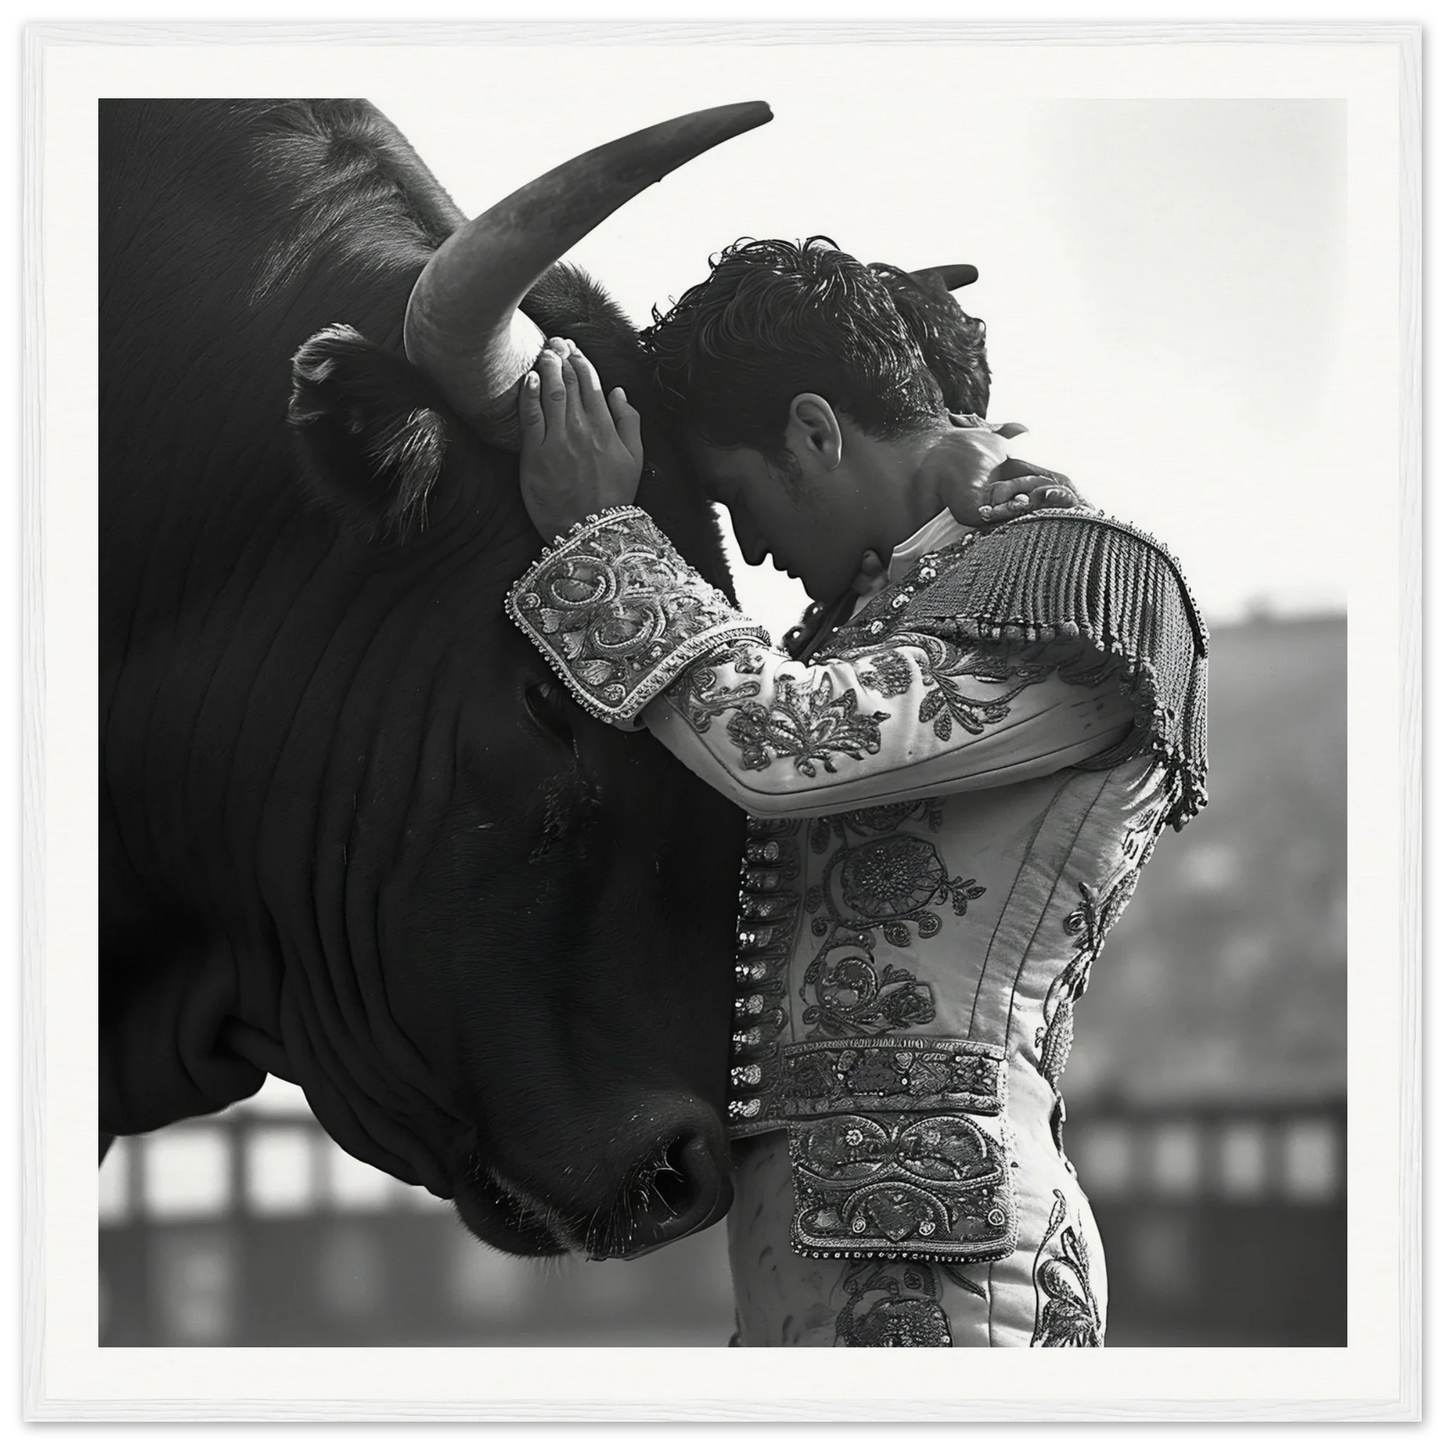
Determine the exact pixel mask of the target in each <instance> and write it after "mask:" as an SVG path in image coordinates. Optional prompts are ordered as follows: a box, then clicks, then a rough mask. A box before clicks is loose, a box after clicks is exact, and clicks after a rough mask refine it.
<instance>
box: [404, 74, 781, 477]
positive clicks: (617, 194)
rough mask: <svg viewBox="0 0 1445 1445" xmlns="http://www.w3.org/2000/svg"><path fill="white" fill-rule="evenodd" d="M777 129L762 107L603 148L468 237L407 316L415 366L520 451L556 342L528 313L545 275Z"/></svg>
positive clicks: (431, 275)
mask: <svg viewBox="0 0 1445 1445" xmlns="http://www.w3.org/2000/svg"><path fill="white" fill-rule="evenodd" d="M772 118H773V113H772V111H771V110H770V109H769V108H768V107H767V105H765V104H764V103H763V102H762V101H748V102H746V103H744V104H742V105H720V106H716V107H714V108H713V109H711V110H699V111H694V112H693V113H692V114H691V115H683V116H679V117H678V118H677V119H676V120H669V121H664V122H663V123H662V124H661V125H654V126H649V127H648V128H647V129H646V130H639V131H635V132H634V133H633V134H632V135H625V136H623V137H622V138H621V139H620V140H615V141H611V142H609V143H608V144H607V145H603V146H598V147H597V148H596V149H595V150H590V151H587V152H585V153H584V154H583V155H580V156H576V157H574V158H573V159H572V160H570V161H567V162H566V163H565V164H563V165H560V166H558V167H557V168H556V169H555V170H550V171H548V172H547V174H546V175H544V176H539V177H538V178H537V179H536V180H535V181H532V182H530V183H529V184H527V185H525V186H523V187H522V188H521V190H518V191H513V192H512V194H511V195H510V196H508V197H507V198H506V199H505V200H502V201H498V202H497V204H496V205H495V206H492V207H491V208H490V209H489V210H487V211H485V212H484V213H483V214H482V215H480V216H478V217H477V218H476V219H475V220H473V221H469V222H467V224H466V225H464V226H462V227H460V228H459V229H458V230H457V231H455V232H454V233H453V234H452V235H451V236H449V237H448V238H447V240H446V241H445V243H444V244H443V245H442V246H441V247H440V249H439V250H438V251H437V252H436V254H435V255H434V256H433V257H432V258H431V260H430V261H428V262H427V264H426V269H425V270H424V271H423V272H422V273H421V275H420V276H419V277H418V278H417V283H416V285H415V286H414V287H413V288H412V293H411V300H410V302H409V303H408V304H407V308H406V327H405V339H406V354H407V358H408V360H410V361H412V362H414V363H415V364H416V365H417V366H420V367H421V368H422V369H423V370H424V371H426V372H427V373H429V374H430V375H431V377H432V378H433V380H435V381H436V383H437V385H438V386H440V387H441V389H442V391H443V393H444V394H445V395H446V397H447V400H448V401H450V402H451V404H452V406H453V407H455V408H456V410H457V412H458V413H459V414H460V415H461V416H463V417H464V418H465V419H466V420H467V421H468V422H470V423H471V425H472V426H474V427H475V428H476V429H477V430H478V431H479V432H480V433H481V435H482V436H484V437H485V438H486V439H487V440H488V441H490V442H492V443H493V444H495V445H498V446H505V447H510V448H512V449H513V450H515V449H516V448H517V447H518V446H519V445H520V435H519V432H518V428H517V421H516V415H515V411H516V398H517V383H518V382H519V381H520V380H521V378H522V377H523V376H524V375H526V373H527V372H528V371H529V370H530V369H531V366H532V363H533V362H534V361H536V359H537V353H538V352H539V351H540V350H541V349H542V344H543V341H544V340H545V338H544V337H543V335H542V333H541V331H540V330H538V328H537V327H536V325H535V324H534V323H533V322H532V321H530V320H529V319H528V318H527V317H526V316H523V315H522V314H521V313H520V312H519V311H518V310H517V307H518V305H519V304H520V302H521V300H522V298H523V297H524V296H525V295H526V294H527V292H528V291H529V290H530V289H531V287H532V286H534V285H535V284H536V282H537V281H538V279H539V278H540V277H541V276H542V274H543V273H544V272H545V271H546V270H547V268H548V267H549V266H551V265H552V264H553V263H554V262H555V261H556V260H557V259H558V258H559V257H561V256H563V255H565V254H566V253H567V252H568V251H569V250H571V248H572V247H573V246H575V245H576V244H577V242H578V241H580V240H581V239H582V237H583V236H585V235H586V234H587V233H588V232H589V231H591V230H592V229H593V228H594V227H595V226H597V225H599V224H600V223H601V222H602V221H605V220H606V219H607V217H608V216H610V215H611V214H612V213H613V211H615V210H617V208H618V207H619V206H621V205H623V204H624V203H625V202H627V201H630V200H631V199H632V197H633V196H635V195H637V193H638V192H639V191H642V190H645V189H646V188H647V187H648V186H650V185H651V184H652V183H653V182H654V181H660V180H661V179H662V178H663V177H664V176H665V175H667V174H668V173H669V172H670V171H674V170H676V169H677V168H678V167H679V166H681V165H684V164H685V163H686V162H688V161H690V160H692V159H693V158H694V157H695V156H699V155H701V154H702V153H703V152H704V151H706V150H711V149H712V147H713V146H715V145H720V144H721V143H722V142H723V141H725V140H731V139H732V138H733V137H734V136H736V135H741V134H742V133H743V132H744V131H749V130H752V129H753V128H754V127H755V126H760V125H762V124H764V123H765V122H767V121H770V120H771V119H772Z"/></svg>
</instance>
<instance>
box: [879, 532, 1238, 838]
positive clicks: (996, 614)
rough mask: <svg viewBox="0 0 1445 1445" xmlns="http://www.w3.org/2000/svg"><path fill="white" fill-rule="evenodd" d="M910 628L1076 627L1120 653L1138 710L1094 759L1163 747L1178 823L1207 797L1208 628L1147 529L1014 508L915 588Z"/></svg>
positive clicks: (1078, 633) (1023, 637) (1013, 633)
mask: <svg viewBox="0 0 1445 1445" xmlns="http://www.w3.org/2000/svg"><path fill="white" fill-rule="evenodd" d="M907 626H908V627H910V628H913V629H916V630H919V631H925V632H935V633H937V634H939V635H940V636H944V635H946V636H951V637H958V638H967V639H970V640H995V641H1005V642H1008V641H1014V642H1047V641H1053V640H1055V639H1057V638H1063V637H1077V638H1081V639H1083V640H1084V641H1085V642H1087V643H1089V644H1090V645H1092V646H1093V647H1094V648H1096V649H1098V650H1099V651H1100V652H1103V653H1105V654H1107V655H1109V656H1111V657H1115V658H1118V659H1119V661H1120V664H1121V669H1122V681H1123V684H1124V687H1125V688H1126V690H1127V691H1128V693H1129V696H1130V699H1131V701H1132V702H1133V704H1134V711H1135V716H1136V719H1137V720H1136V723H1135V727H1134V730H1133V731H1132V732H1131V733H1130V735H1129V737H1128V738H1126V739H1125V740H1124V742H1123V743H1121V744H1120V745H1119V747H1117V748H1111V749H1110V750H1109V753H1108V754H1107V755H1106V756H1101V757H1100V758H1098V759H1096V760H1094V762H1093V763H1092V764H1091V766H1113V765H1114V764H1115V763H1118V762H1121V761H1123V760H1124V759H1125V758H1127V757H1131V756H1133V755H1134V754H1135V753H1137V752H1139V751H1141V750H1142V749H1143V748H1145V747H1148V748H1149V749H1150V750H1152V751H1153V752H1154V753H1155V755H1156V756H1157V757H1159V758H1160V759H1161V761H1162V762H1163V763H1164V764H1165V766H1166V767H1167V768H1168V769H1169V772H1170V775H1171V779H1172V781H1173V783H1174V789H1173V791H1174V795H1175V798H1174V803H1173V806H1172V808H1171V810H1170V812H1169V814H1168V816H1167V818H1166V821H1167V822H1168V823H1170V824H1171V825H1172V826H1173V827H1174V828H1175V830H1176V831H1177V830H1178V829H1180V828H1182V827H1183V826H1184V825H1185V824H1186V823H1187V822H1188V821H1189V820H1190V819H1191V818H1192V817H1194V816H1195V815H1196V814H1197V813H1198V812H1199V810H1200V809H1201V808H1203V807H1204V805H1205V803H1206V802H1208V796H1207V794H1206V792H1205V787H1204V784H1205V777H1206V774H1207V772H1208V756H1207V751H1206V739H1205V686H1206V681H1207V674H1208V658H1209V633H1208V630H1207V629H1206V627H1205V625H1204V620H1203V618H1202V617H1201V616H1200V613H1199V608H1198V605H1197V604H1196V603H1195V601H1194V598H1193V596H1192V594H1191V593H1190V591H1189V586H1188V583H1186V582H1185V580H1184V576H1183V573H1182V572H1181V571H1180V569H1179V564H1178V563H1177V562H1176V561H1175V560H1174V558H1173V557H1171V556H1170V555H1169V554H1168V553H1167V552H1166V551H1165V550H1164V549H1163V548H1162V547H1161V546H1160V545H1159V544H1158V543H1157V542H1156V541H1154V539H1153V538H1152V537H1149V536H1148V535H1146V534H1145V533H1143V532H1141V531H1139V530H1138V529H1137V528H1135V527H1131V526H1129V525H1127V524H1126V523H1123V522H1117V521H1115V520H1113V519H1112V518H1109V517H1101V516H1096V515H1090V514H1085V513H1080V512H1078V511H1067V512H1066V511H1058V510H1053V511H1047V512H1035V513H1030V514H1027V515H1025V516H1022V517H1018V518H1015V519H1014V520H1013V521H1011V522H1008V523H1005V524H1004V525H1003V526H1001V527H998V528H996V529H995V530H993V531H991V532H987V533H984V534H982V535H980V536H977V537H975V538H974V539H973V541H972V544H971V545H969V546H967V547H965V548H963V550H962V552H961V554H960V555H959V557H958V560H957V563H956V564H955V565H954V566H952V567H949V568H948V570H946V571H945V572H944V573H943V575H942V576H940V577H939V579H938V581H937V582H934V583H932V584H931V585H929V586H928V587H927V588H926V589H924V590H923V591H921V592H919V593H918V594H917V596H916V597H915V598H914V600H913V602H912V604H911V605H910V607H909V610H908V613H907Z"/></svg>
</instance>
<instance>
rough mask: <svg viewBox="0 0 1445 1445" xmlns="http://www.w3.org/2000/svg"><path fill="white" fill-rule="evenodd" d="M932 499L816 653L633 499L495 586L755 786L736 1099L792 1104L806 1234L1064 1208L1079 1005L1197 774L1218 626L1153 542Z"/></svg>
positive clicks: (1087, 518) (613, 687)
mask: <svg viewBox="0 0 1445 1445" xmlns="http://www.w3.org/2000/svg"><path fill="white" fill-rule="evenodd" d="M930 530H931V531H932V532H933V533H935V534H939V535H940V537H941V540H940V543H939V544H938V545H936V546H935V548H934V550H932V551H929V552H926V553H924V554H923V555H922V556H921V557H919V558H918V559H917V561H916V563H915V564H914V565H912V566H911V568H909V569H908V570H907V571H906V575H893V574H892V573H890V579H889V584H888V586H886V587H885V588H884V589H883V590H882V591H881V592H880V593H879V594H877V595H876V596H875V597H873V598H872V599H870V600H869V601H868V603H867V604H866V605H864V606H862V607H861V608H860V610H859V611H858V612H856V613H855V614H854V616H853V617H852V618H851V619H850V620H849V621H848V622H847V623H846V625H844V626H842V627H840V628H838V629H837V630H836V631H834V632H833V633H832V634H831V635H828V636H824V637H820V638H815V639H814V640H813V645H812V649H811V652H810V660H809V661H806V662H804V661H801V660H798V659H795V658H792V657H790V656H789V655H788V654H786V653H784V652H780V651H778V650H775V649H774V648H772V646H771V644H770V642H769V639H768V637H767V634H766V633H765V632H764V631H763V630H762V629H761V628H758V627H756V626H754V625H753V624H751V623H750V622H749V621H748V620H747V619H746V618H745V617H743V616H742V615H741V614H739V613H738V612H737V611H736V609H734V608H733V607H732V606H731V605H730V604H729V603H728V601H727V599H726V598H724V597H723V596H722V595H721V594H720V593H718V592H717V591H716V590H715V589H713V588H711V587H709V586H707V584H705V583H704V582H703V581H702V579H701V578H699V577H698V576H697V575H696V573H694V572H693V571H692V569H690V568H689V567H688V566H687V565H686V563H684V562H683V561H682V559H681V558H680V557H679V556H678V555H677V553H676V552H675V551H674V550H673V548H672V547H671V545H670V544H669V543H668V542H667V541H666V539H665V538H664V537H663V536H662V535H661V533H660V532H658V530H657V529H656V527H655V526H654V525H653V523H652V522H651V520H650V519H649V518H648V517H647V515H646V514H645V513H643V512H641V511H640V510H638V509H637V508H620V509H616V510H615V511H613V512H610V513H607V514H603V515H602V516H600V517H597V518H591V519H588V521H587V522H586V523H584V524H582V525H580V526H579V527H577V528H574V529H573V531H572V533H571V534H569V535H568V536H567V537H566V538H565V539H563V540H561V541H560V542H559V543H558V544H557V545H555V546H554V547H553V548H551V549H549V550H548V551H547V553H545V554H544V556H543V558H542V559H541V560H540V561H539V562H538V563H537V564H536V565H535V566H534V567H533V568H531V569H530V570H529V572H528V573H527V574H526V576H524V577H523V578H522V579H521V581H520V582H519V583H518V584H517V586H516V588H515V589H514V590H513V593H512V595H511V598H510V599H509V603H508V605H509V610H510V611H511V613H512V616H513V617H514V618H515V619H516V620H517V622H518V623H519V624H520V625H521V626H522V628H523V629H524V630H525V631H526V632H527V633H528V635H529V636H530V637H531V638H532V640H533V641H534V642H535V643H536V644H537V645H538V647H539V648H541V650H542V651H543V653H544V655H546V656H547V658H548V659H549V661H550V662H551V663H552V665H553V666H554V667H555V668H556V670H557V672H558V673H559V675H560V676H561V678H562V680H563V681H564V682H565V683H566V685H567V686H568V687H569V688H570V689H571V691H572V693H573V695H574V696H575V697H577V699H578V700H579V702H581V703H582V704H583V706H585V707H587V708H588V709H589V710H590V711H592V712H593V713H594V714H596V715H597V716H599V717H604V718H606V719H608V720H609V721H612V722H614V723H616V724H618V725H620V726H631V727H635V726H638V725H643V726H646V727H648V728H649V729H650V730H651V731H652V732H653V733H654V734H655V735H656V736H657V737H658V738H659V739H660V740H661V741H662V742H663V743H665V744H666V745H667V746H668V747H669V748H670V749H671V750H672V751H673V752H674V753H675V754H676V755H677V756H678V757H679V758H680V759H681V760H682V761H683V762H685V763H686V764H687V765H688V766H689V767H691V768H692V769H693V770H694V771H696V772H697V773H698V774H699V775H700V776H702V777H703V778H704V779H706V780H707V781H708V782H710V783H711V784H713V785H714V786H715V787H718V788H719V789H721V790H722V791H724V792H725V793H727V794H728V796H730V797H732V798H733V799H735V800H736V801H737V802H738V803H739V804H740V805H741V806H742V807H743V808H745V809H746V810H747V811H748V812H749V813H750V814H751V815H752V818H753V821H752V823H751V824H750V837H749V842H748V845H747V856H746V858H745V860H744V863H743V870H742V888H741V892H740V919H739V928H738V950H739V952H738V963H737V978H738V991H737V999H736V1021H735V1033H734V1036H733V1054H734V1067H733V1069H732V1094H731V1100H730V1104H729V1115H730V1126H731V1128H732V1131H733V1133H734V1134H735V1135H736V1136H742V1135H747V1134H754V1133H762V1132H766V1131H770V1130H776V1129H786V1130H787V1131H788V1134H789V1139H790V1152H791V1158H792V1167H793V1184H794V1195H795V1201H796V1212H795V1216H794V1220H793V1235H792V1238H793V1245H794V1248H795V1249H797V1250H798V1251H799V1252H801V1253H805V1254H817V1255H824V1256H835V1255H836V1256H841V1257H870V1256H896V1257H904V1258H914V1259H937V1260H942V1261H948V1262H952V1263H964V1262H968V1261H971V1260H988V1261H996V1260H1003V1259H1006V1258H1007V1257H1008V1256H1009V1255H1010V1254H1011V1253H1012V1252H1013V1251H1014V1250H1015V1248H1016V1247H1017V1245H1018V1244H1019V1242H1020V1238H1021V1229H1022V1231H1023V1235H1024V1236H1027V1235H1028V1234H1029V1231H1030V1230H1032V1231H1033V1232H1034V1234H1036V1235H1037V1236H1038V1237H1039V1239H1042V1238H1043V1236H1044V1234H1045V1233H1046V1232H1047V1231H1049V1230H1050V1229H1052V1230H1053V1232H1055V1233H1056V1232H1057V1229H1058V1221H1057V1220H1056V1219H1054V1218H1053V1215H1054V1213H1055V1212H1056V1210H1057V1207H1058V1200H1059V1199H1060V1198H1061V1197H1063V1195H1061V1191H1063V1192H1064V1194H1067V1195H1068V1196H1069V1197H1070V1198H1072V1197H1073V1196H1079V1198H1080V1199H1081V1197H1082V1196H1081V1195H1080V1194H1079V1191H1078V1187H1077V1181H1076V1180H1075V1179H1074V1178H1073V1173H1072V1169H1071V1167H1069V1166H1068V1164H1067V1160H1065V1159H1064V1158H1063V1154H1062V1145H1061V1139H1060V1133H1059V1130H1060V1126H1061V1122H1062V1098H1061V1096H1060V1095H1059V1093H1058V1083H1059V1078H1060V1075H1061V1072H1062V1069H1063V1063H1064V1060H1065V1058H1066V1056H1067V1053H1068V1048H1069V1042H1070V1039H1071V1031H1072V1009H1073V1004H1074V1002H1075V1001H1076V1000H1077V998H1078V997H1079V995H1080V994H1081V993H1082V992H1083V989H1084V987H1085V985H1086V983H1087V979H1088V972H1089V968H1090V965H1091V964H1092V962H1093V960H1094V958H1095V957H1096V956H1097V954H1098V951H1099V949H1100V947H1101V946H1102V943H1103V939H1104V935H1105V934H1106V933H1107V931H1108V929H1109V927H1110V926H1111V925H1112V923H1113V921H1114V920H1115V919H1116V918H1117V916H1118V914H1119V912H1120V911H1121V910H1122V908H1123V906H1124V904H1125V902H1127V900H1128V897H1129V896H1130V894H1131V893H1132V891H1133V887H1134V883H1135V881H1136V879H1137V876H1138V872H1139V870H1140V868H1141V867H1142V866H1143V863H1144V862H1145V860H1146V859H1147V857H1148V854H1149V852H1150V851H1151V850H1152V848H1153V845H1154V842H1155V839H1156V838H1157V836H1158V834H1159V832H1160V830H1161V829H1162V828H1163V826H1164V824H1165V823H1166V822H1168V823H1172V824H1173V825H1174V826H1175V827H1182V826H1183V824H1184V823H1185V822H1186V821H1187V820H1188V818H1189V817H1190V816H1192V815H1193V813H1194V812H1196V811H1197V810H1198V808H1199V807H1200V806H1202V804H1203V802H1204V791H1203V784H1204V775H1205V757H1204V677H1205V671H1204V670H1205V655H1206V651H1207V634H1206V633H1205V630H1204V627H1203V623H1202V622H1201V621H1200V619H1199V616H1198V612H1197V609H1196V608H1195V607H1194V604H1193V602H1192V599H1191V598H1190V596H1189V593H1188V589H1187V587H1186V586H1185V584H1184V582H1183V579H1182V578H1181V577H1180V575H1179V573H1178V569H1177V566H1176V565H1175V564H1174V563H1173V561H1172V559H1170V558H1169V557H1168V556H1167V554H1166V553H1164V552H1163V551H1162V549H1160V548H1158V547H1157V545H1156V544H1154V543H1153V542H1152V541H1151V540H1150V539H1148V538H1146V537H1144V536H1143V535H1142V534H1141V533H1138V532H1137V531H1135V530H1134V529H1132V528H1130V527H1127V526H1125V525H1124V524H1122V523H1118V522H1114V521H1111V520H1109V519H1107V518H1103V517H1098V516H1095V515H1092V514H1085V513H1080V512H1043V513H1035V514H1032V515H1028V516H1025V517H1022V518H1019V519H1016V520H1015V521H1013V522H1009V523H1006V524H1004V525H1003V526H1000V527H998V528H995V529H992V530H991V531H987V532H979V533H973V532H970V531H969V529H967V528H963V527H960V526H958V525H957V524H954V525H952V526H947V525H944V526H942V527H938V526H936V525H935V526H934V527H933V528H931V529H930ZM1035 1243H1036V1244H1037V1241H1035ZM1037 1247H1038V1248H1040V1249H1041V1248H1042V1245H1041V1244H1038V1245H1037ZM1056 1273H1057V1272H1056ZM1030 1292H1031V1293H1032V1285H1030Z"/></svg>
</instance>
